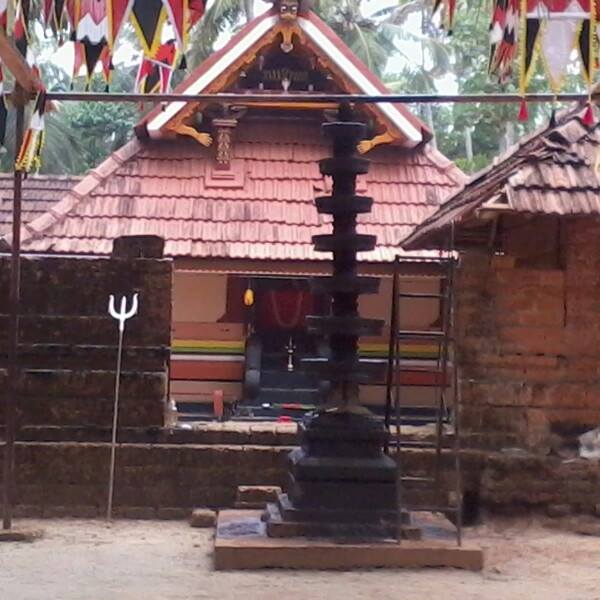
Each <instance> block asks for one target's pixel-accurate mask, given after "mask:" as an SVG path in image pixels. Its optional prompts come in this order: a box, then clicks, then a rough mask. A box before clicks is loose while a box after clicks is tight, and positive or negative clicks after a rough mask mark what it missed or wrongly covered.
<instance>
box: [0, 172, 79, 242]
mask: <svg viewBox="0 0 600 600" xmlns="http://www.w3.org/2000/svg"><path fill="white" fill-rule="evenodd" d="M80 179H81V177H76V176H74V175H60V176H57V175H30V176H29V177H27V179H25V180H24V182H23V199H22V220H23V223H29V222H30V221H33V220H34V219H35V218H37V217H39V216H41V215H43V214H44V213H46V212H47V211H48V210H50V209H51V208H52V207H53V206H54V205H55V204H56V203H57V202H58V201H59V200H60V199H61V198H62V197H63V196H64V195H65V194H66V193H67V192H68V191H69V190H70V189H71V188H72V187H73V186H74V185H75V184H76V183H77V182H78V181H79V180H80ZM12 210H13V175H12V173H11V174H7V173H0V235H2V234H4V233H8V232H9V231H10V228H11V227H12Z"/></svg>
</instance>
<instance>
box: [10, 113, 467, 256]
mask: <svg viewBox="0 0 600 600" xmlns="http://www.w3.org/2000/svg"><path fill="white" fill-rule="evenodd" d="M214 152H215V151H214V149H212V148H209V149H207V148H204V147H202V146H200V145H198V144H197V143H196V142H194V141H192V140H185V139H184V140H182V139H177V140H174V141H169V140H157V141H151V140H145V141H140V140H137V139H134V140H132V141H131V142H129V143H128V144H126V145H125V146H124V147H123V148H121V149H120V150H119V151H117V152H115V153H113V154H112V155H111V156H110V157H109V158H108V159H107V160H106V161H105V162H104V163H103V164H102V165H100V166H99V167H97V168H96V169H94V170H93V171H91V172H90V173H89V174H88V175H87V176H86V177H84V178H83V179H82V180H81V181H79V182H78V183H77V184H76V185H75V186H74V187H73V189H71V190H70V191H69V192H67V193H66V194H65V195H64V197H63V199H62V200H61V201H60V202H58V203H57V204H55V205H53V206H52V207H51V208H50V210H49V211H48V212H47V213H45V214H44V215H42V216H40V217H39V218H37V219H34V220H33V221H31V222H29V223H28V224H27V225H26V226H25V227H24V229H23V232H22V238H23V247H24V249H25V250H27V251H30V252H56V253H75V254H108V253H110V252H111V249H112V240H113V239H114V238H115V237H117V236H121V235H134V234H155V235H160V236H162V237H163V238H164V239H165V252H166V254H167V255H168V256H171V257H196V258H230V259H236V258H250V259H267V258H268V259H281V260H284V259H286V260H323V259H328V258H329V255H327V254H321V253H316V252H315V251H314V250H313V247H312V242H311V238H312V236H313V235H314V234H317V233H323V232H328V231H329V230H330V225H329V223H328V219H327V217H322V216H319V215H318V214H317V212H316V209H315V206H314V198H315V196H317V195H319V194H323V193H327V192H328V191H329V188H328V186H329V185H330V182H329V181H328V180H325V179H324V178H323V177H322V176H321V175H320V173H319V169H318V164H317V161H318V160H319V159H321V158H323V157H326V156H328V155H329V154H330V148H329V146H328V144H327V142H326V141H325V140H323V139H322V136H321V132H320V123H319V122H318V121H317V120H316V119H315V120H312V119H310V118H307V117H305V118H304V119H303V120H298V119H288V120H286V119H283V118H281V117H279V118H277V117H263V118H247V119H244V120H242V121H241V122H240V124H239V125H238V127H237V128H236V131H235V137H234V143H233V144H232V152H233V159H232V166H231V169H230V171H228V172H225V173H224V172H223V171H219V170H218V169H217V168H216V162H215V159H214ZM369 158H370V159H371V169H370V172H369V174H368V175H366V176H365V177H363V178H361V179H360V181H359V189H358V192H359V193H366V194H369V195H372V196H373V197H374V198H375V204H374V209H373V212H372V213H371V214H370V215H365V216H364V217H361V218H360V223H361V227H360V229H361V230H362V231H364V232H367V233H374V234H376V235H377V236H378V238H379V239H378V244H379V245H378V247H377V249H376V250H375V251H373V252H371V253H368V254H367V255H364V256H363V258H364V259H365V260H370V261H376V262H379V261H389V260H392V259H393V257H394V255H395V254H396V253H397V252H398V244H399V241H400V240H401V239H403V238H405V237H406V236H407V235H408V234H409V233H410V232H411V231H412V229H413V228H414V227H415V225H417V224H418V223H420V222H421V221H423V219H425V218H426V217H427V216H429V215H430V214H431V213H432V212H433V211H434V210H435V209H436V208H437V207H438V206H439V204H440V202H442V200H443V199H444V198H445V197H446V196H448V195H449V194H450V193H451V192H452V191H453V190H455V189H456V188H457V187H458V186H459V185H460V184H461V183H462V182H463V177H464V176H463V175H462V173H461V172H460V171H459V170H458V169H456V167H454V166H453V165H452V163H450V162H449V161H446V160H445V159H444V160H442V159H440V157H439V156H438V155H437V154H436V153H435V152H433V151H431V150H429V149H427V148H426V147H421V148H420V149H417V150H415V151H411V152H408V151H406V149H402V148H399V147H393V146H387V147H384V146H381V147H379V148H376V149H375V150H373V151H372V152H371V153H369ZM7 241H8V242H10V238H9V236H7Z"/></svg>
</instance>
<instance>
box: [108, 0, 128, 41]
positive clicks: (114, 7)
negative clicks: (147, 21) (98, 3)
mask: <svg viewBox="0 0 600 600" xmlns="http://www.w3.org/2000/svg"><path fill="white" fill-rule="evenodd" d="M132 7H133V0H106V8H107V13H108V45H109V47H110V49H111V50H113V49H114V47H115V44H116V42H117V38H118V37H119V33H120V32H121V29H122V28H123V25H124V23H125V21H127V19H128V18H129V15H130V13H131V8H132Z"/></svg>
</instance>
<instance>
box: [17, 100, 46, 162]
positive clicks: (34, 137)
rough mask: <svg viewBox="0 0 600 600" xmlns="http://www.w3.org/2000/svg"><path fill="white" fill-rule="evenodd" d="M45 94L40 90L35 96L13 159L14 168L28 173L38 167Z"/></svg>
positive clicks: (42, 144)
mask: <svg viewBox="0 0 600 600" xmlns="http://www.w3.org/2000/svg"><path fill="white" fill-rule="evenodd" d="M45 110H46V94H45V92H40V93H39V94H38V96H37V98H36V101H35V106H34V108H33V113H32V115H31V121H30V123H29V128H28V129H27V131H26V132H25V136H24V137H23V143H22V144H21V148H20V150H19V154H18V155H17V159H16V161H15V169H16V170H17V171H23V172H25V173H30V172H31V171H33V170H37V169H39V167H40V157H41V153H42V148H43V146H44V127H45V125H44V112H45Z"/></svg>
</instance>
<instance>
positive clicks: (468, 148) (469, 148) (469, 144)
mask: <svg viewBox="0 0 600 600" xmlns="http://www.w3.org/2000/svg"><path fill="white" fill-rule="evenodd" d="M472 133H473V128H472V127H465V154H466V156H467V160H468V161H469V162H472V160H473V138H472V137H471V134H472Z"/></svg>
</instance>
